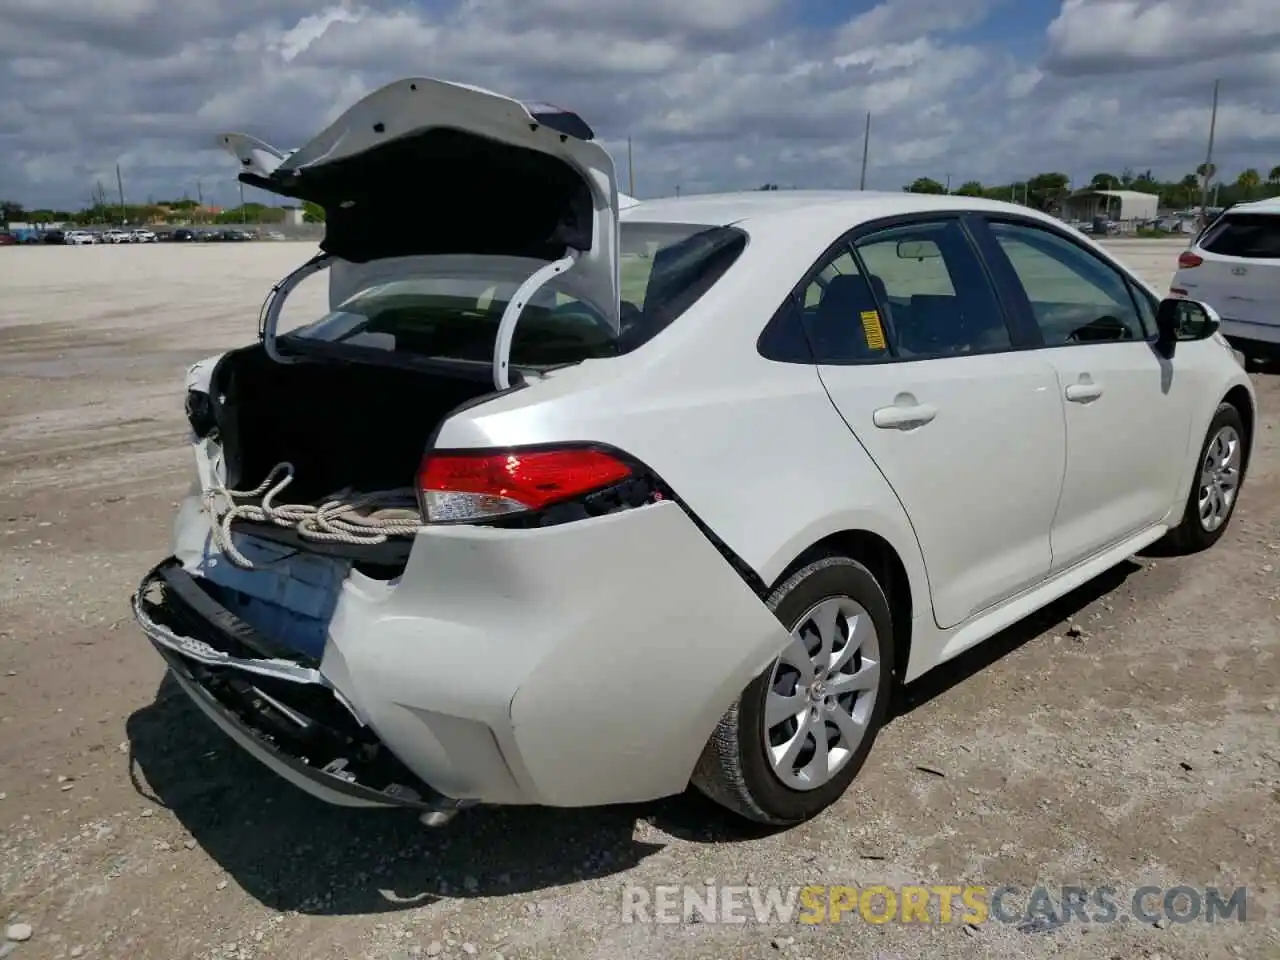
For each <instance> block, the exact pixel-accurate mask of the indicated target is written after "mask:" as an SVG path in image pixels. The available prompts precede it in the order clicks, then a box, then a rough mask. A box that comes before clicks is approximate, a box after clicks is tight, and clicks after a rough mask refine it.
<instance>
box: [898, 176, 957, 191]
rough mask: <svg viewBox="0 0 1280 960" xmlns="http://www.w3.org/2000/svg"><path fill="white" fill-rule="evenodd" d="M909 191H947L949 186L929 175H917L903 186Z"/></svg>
mask: <svg viewBox="0 0 1280 960" xmlns="http://www.w3.org/2000/svg"><path fill="white" fill-rule="evenodd" d="M902 189H903V190H905V191H906V192H907V193H946V192H947V188H946V187H944V186H943V185H942V184H940V183H939V182H938V181H937V180H933V179H930V178H929V177H917V178H916V179H915V180H912V181H911V182H910V183H909V184H907V185H906V186H905V187H903V188H902Z"/></svg>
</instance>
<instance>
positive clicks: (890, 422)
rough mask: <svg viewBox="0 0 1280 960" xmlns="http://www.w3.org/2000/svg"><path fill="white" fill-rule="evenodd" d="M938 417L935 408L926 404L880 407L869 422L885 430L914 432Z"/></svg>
mask: <svg viewBox="0 0 1280 960" xmlns="http://www.w3.org/2000/svg"><path fill="white" fill-rule="evenodd" d="M937 415H938V410H937V408H936V407H931V406H929V404H927V403H918V404H914V405H912V406H902V407H900V406H897V405H896V404H895V405H894V406H892V407H881V408H880V409H879V410H876V411H875V412H874V413H872V414H871V422H872V423H874V424H875V425H876V426H877V427H881V428H882V429H885V430H914V429H915V428H916V427H923V426H924V425H925V424H926V423H929V422H931V421H932V420H933V418H934V417H936V416H937Z"/></svg>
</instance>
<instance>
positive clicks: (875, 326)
mask: <svg viewBox="0 0 1280 960" xmlns="http://www.w3.org/2000/svg"><path fill="white" fill-rule="evenodd" d="M862 332H863V334H864V335H865V336H866V338H867V346H868V347H870V348H871V349H872V350H883V349H885V347H886V346H887V344H886V343H885V339H884V327H883V326H881V325H880V314H879V312H878V311H875V310H863V311H862Z"/></svg>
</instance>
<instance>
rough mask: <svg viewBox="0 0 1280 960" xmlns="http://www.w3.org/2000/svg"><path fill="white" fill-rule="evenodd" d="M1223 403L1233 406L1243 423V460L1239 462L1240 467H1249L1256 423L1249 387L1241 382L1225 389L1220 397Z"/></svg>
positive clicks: (1246, 468) (1255, 413)
mask: <svg viewBox="0 0 1280 960" xmlns="http://www.w3.org/2000/svg"><path fill="white" fill-rule="evenodd" d="M1222 402H1223V403H1229V404H1231V406H1233V407H1235V408H1236V410H1237V411H1239V413H1240V420H1241V421H1242V422H1243V424H1244V432H1245V437H1244V441H1245V442H1244V462H1243V463H1242V464H1241V467H1242V469H1244V470H1248V469H1249V458H1250V455H1251V454H1252V453H1253V440H1254V436H1255V433H1254V430H1255V426H1256V423H1257V410H1255V409H1254V405H1253V396H1252V395H1251V394H1250V393H1249V389H1248V388H1247V387H1246V386H1245V385H1244V384H1242V383H1238V384H1236V385H1235V386H1234V387H1232V388H1231V389H1230V390H1228V391H1227V393H1226V396H1224V397H1223V398H1222Z"/></svg>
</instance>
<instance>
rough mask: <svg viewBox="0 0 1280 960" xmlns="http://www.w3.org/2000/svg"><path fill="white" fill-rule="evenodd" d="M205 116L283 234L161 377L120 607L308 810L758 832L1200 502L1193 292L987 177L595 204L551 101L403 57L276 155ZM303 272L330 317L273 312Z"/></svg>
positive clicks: (568, 118)
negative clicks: (168, 501) (304, 232)
mask: <svg viewBox="0 0 1280 960" xmlns="http://www.w3.org/2000/svg"><path fill="white" fill-rule="evenodd" d="M223 143H224V145H226V146H227V147H228V148H229V149H230V150H231V151H232V152H233V153H234V154H235V155H236V157H237V159H238V160H239V162H240V166H241V171H242V172H241V178H242V179H243V180H244V182H246V183H249V184H251V185H254V186H259V187H262V188H263V189H266V190H269V191H270V192H273V193H278V194H281V195H283V196H288V197H291V198H294V199H296V200H303V201H309V202H314V203H317V204H319V205H320V206H322V207H323V208H324V210H325V214H326V217H325V222H326V225H325V237H324V241H323V243H322V252H321V253H319V254H318V255H317V256H316V257H314V258H313V259H312V260H310V261H308V262H307V263H306V264H304V265H303V266H302V267H301V268H300V269H299V270H297V271H295V273H293V274H292V275H290V276H289V277H288V278H286V279H285V280H283V281H282V282H281V283H280V284H279V285H278V286H277V287H276V288H275V289H274V290H273V292H272V295H271V297H270V299H269V303H268V305H267V308H266V311H265V315H264V317H263V324H262V327H261V335H260V342H256V343H252V344H250V345H247V346H245V347H243V348H241V349H238V350H233V351H231V352H229V353H226V354H224V355H222V356H220V357H214V358H211V359H210V360H208V361H205V362H202V363H199V364H197V365H196V366H195V367H193V368H192V369H191V370H190V372H189V375H188V379H187V387H188V393H187V414H188V420H189V422H190V428H191V442H192V447H193V452H194V458H193V459H194V463H195V467H196V478H195V481H194V483H193V485H192V488H191V491H190V494H189V496H188V497H187V498H186V499H185V500H184V501H183V503H182V505H181V506H180V508H179V510H178V514H177V518H176V520H175V523H174V528H173V531H174V538H173V543H172V546H171V548H170V553H169V556H168V557H167V558H165V559H163V560H162V561H161V562H160V563H159V565H158V566H157V567H156V568H155V569H154V570H153V571H152V572H151V573H149V574H148V575H147V576H146V577H145V578H144V580H143V582H142V584H141V586H140V588H139V590H138V592H137V594H136V595H135V597H134V611H135V614H136V616H137V619H138V622H139V623H140V624H141V626H142V628H143V630H144V631H145V632H146V634H147V635H148V636H149V637H150V638H151V640H152V642H153V643H154V644H155V646H156V648H157V650H158V651H159V652H160V654H161V655H162V656H163V657H164V658H165V660H166V662H167V663H168V664H169V666H170V667H171V668H172V672H173V675H174V677H175V679H176V681H177V682H178V683H179V684H180V685H181V686H182V688H183V689H184V690H185V691H186V692H187V693H188V694H189V695H190V696H191V698H192V699H193V700H194V701H195V702H196V703H197V704H198V705H199V706H200V708H201V709H202V710H204V711H205V712H206V713H207V714H208V716H209V717H211V718H212V719H213V720H214V722H216V723H217V724H219V725H220V726H221V727H222V728H223V729H224V730H225V731H226V732H227V733H228V734H229V735H230V736H231V737H233V738H234V739H235V740H236V741H237V742H238V743H240V744H241V745H242V746H243V747H244V748H245V749H246V750H247V751H249V752H250V753H252V754H253V755H254V756H256V757H257V758H258V759H260V760H261V761H262V762H263V763H265V764H267V765H268V766H270V767H271V768H272V769H273V770H275V771H277V772H278V773H279V774H280V775H281V776H282V777H285V778H287V779H288V780H290V781H291V782H293V783H295V784H297V785H298V786H300V787H302V788H303V789H305V790H308V791H310V792H311V793H313V794H315V795H317V796H319V797H322V798H323V799H325V800H328V801H330V802H332V803H338V804H346V805H352V806H367V807H391V806H398V807H407V808H411V809H414V810H417V811H418V812H419V813H420V815H421V816H422V817H423V819H424V822H427V823H438V822H442V821H444V820H447V819H448V818H449V817H450V816H451V815H452V814H453V813H454V812H455V811H456V810H458V809H459V808H461V807H464V806H467V805H469V804H474V803H493V804H545V805H553V806H563V807H581V806H587V805H596V804H611V803H619V802H628V801H642V800H647V799H651V798H656V797H661V796H664V795H669V794H674V793H678V792H680V791H683V790H684V789H685V788H686V786H687V785H688V784H689V783H690V782H692V783H694V784H696V785H697V786H698V787H699V788H700V789H701V790H703V791H704V792H705V793H707V794H708V795H709V796H711V797H713V798H714V799H715V800H717V801H718V802H720V803H721V804H723V805H724V806H725V807H727V808H729V809H731V810H733V811H736V812H737V813H739V814H741V815H743V816H745V817H748V818H751V819H754V820H757V821H761V822H765V823H772V824H787V823H796V822H799V821H802V820H804V819H806V818H808V817H812V816H814V815H816V814H817V813H818V812H819V811H821V810H822V809H823V808H825V807H826V806H827V805H829V804H831V803H832V802H834V801H835V800H836V799H837V798H838V797H839V796H840V795H841V794H842V793H843V791H844V790H845V789H846V787H848V785H849V784H850V782H851V781H852V780H853V778H854V776H855V775H856V774H857V772H858V769H859V768H860V767H861V766H862V764H863V761H864V760H865V759H866V757H867V754H868V752H869V751H870V749H871V746H872V743H873V741H874V739H875V736H876V731H877V729H878V728H879V727H880V725H881V724H882V723H883V722H884V720H885V718H886V716H887V710H888V707H889V702H890V696H891V692H892V690H893V688H894V686H895V685H896V684H900V683H904V682H909V681H911V680H913V679H915V678H916V677H919V676H920V675H922V674H923V673H925V672H926V671H928V670H931V669H934V668H935V667H937V666H939V665H940V664H943V663H945V662H946V661H948V660H950V659H952V658H953V657H955V656H957V655H958V654H959V653H961V652H962V651H964V650H966V649H968V648H970V647H972V646H974V645H975V644H977V643H979V642H981V641H982V640H984V639H986V638H987V637H990V636H991V635H992V634H994V633H996V632H997V631H999V630H1002V629H1004V628H1005V627H1007V626H1009V625H1010V624H1012V623H1014V622H1015V621H1017V620H1019V619H1021V618H1023V617H1025V616H1027V615H1028V614H1030V613H1031V612H1033V611H1035V610H1036V609H1038V608H1040V607H1042V606H1044V605H1045V604H1047V603H1049V602H1051V601H1053V600H1054V599H1056V598H1058V597H1061V596H1062V595H1063V594H1065V593H1067V592H1068V591H1070V590H1072V589H1073V588H1075V587H1077V586H1079V585H1081V584H1083V583H1085V582H1086V581H1088V580H1090V579H1091V578H1093V577H1095V576H1097V575H1098V574H1099V573H1101V572H1103V571H1104V570H1106V569H1107V568H1108V567H1111V566H1112V565H1114V564H1117V563H1120V562H1122V561H1123V560H1124V559H1125V558H1127V557H1129V556H1130V555H1132V554H1133V553H1135V552H1137V551H1139V550H1142V549H1143V548H1144V547H1146V546H1148V545H1150V544H1152V543H1154V542H1156V541H1157V540H1162V539H1164V540H1167V541H1168V542H1169V543H1170V545H1171V546H1172V547H1175V548H1178V549H1182V550H1188V551H1190V550H1199V549H1203V548H1206V547H1208V546H1209V545H1211V544H1213V543H1214V542H1215V541H1216V540H1217V539H1218V538H1219V537H1221V536H1222V535H1223V532H1224V531H1225V530H1226V529H1227V524H1228V522H1229V520H1230V518H1231V516H1232V512H1233V510H1234V508H1235V506H1236V503H1237V497H1238V494H1239V492H1240V489H1241V484H1242V482H1243V479H1244V476H1245V471H1246V469H1247V466H1248V463H1249V452H1250V448H1251V442H1252V438H1253V434H1254V424H1255V420H1256V416H1255V401H1254V392H1253V388H1252V386H1251V384H1250V381H1249V377H1248V376H1246V375H1245V373H1244V371H1243V369H1242V368H1241V367H1240V365H1239V364H1238V363H1237V362H1236V359H1235V357H1234V356H1233V354H1232V352H1231V350H1230V348H1229V347H1228V346H1227V344H1226V342H1225V341H1224V340H1223V339H1222V338H1221V336H1220V335H1219V334H1218V333H1217V332H1216V326H1217V321H1216V316H1215V314H1214V312H1213V310H1212V309H1211V308H1208V307H1204V306H1202V305H1200V304H1197V303H1194V302H1190V301H1183V300H1173V299H1169V300H1163V301H1162V300H1161V299H1160V297H1159V295H1158V294H1156V293H1155V292H1154V291H1153V290H1151V289H1150V288H1149V287H1147V286H1146V285H1145V284H1144V283H1143V282H1142V281H1141V280H1140V279H1138V278H1137V277H1135V276H1134V275H1133V274H1132V273H1131V272H1130V271H1129V270H1127V269H1126V268H1125V267H1124V266H1123V265H1122V264H1120V263H1118V262H1117V261H1116V260H1114V259H1113V258H1112V256H1111V255H1110V254H1109V253H1107V252H1106V251H1105V250H1104V249H1102V248H1101V247H1099V246H1097V245H1096V244H1094V243H1093V242H1092V241H1090V240H1088V239H1087V238H1085V237H1083V236H1081V235H1080V234H1079V233H1077V232H1075V231H1072V230H1069V229H1068V228H1065V227H1063V226H1062V225H1060V224H1058V223H1057V222H1056V221H1055V220H1053V219H1052V218H1050V217H1048V216H1046V215H1043V214H1039V213H1036V212H1033V211H1030V210H1028V209H1026V208H1025V207H1019V206H1014V205H1011V204H1007V203H999V202H994V201H989V200H981V199H973V198H967V197H956V196H928V195H923V194H910V193H885V194H877V193H868V192H846V193H818V192H803V191H778V192H752V193H743V194H728V195H723V196H709V197H685V198H682V199H678V200H642V201H640V202H638V203H637V202H631V203H630V204H629V205H628V206H627V207H626V209H625V210H622V211H621V212H619V210H618V207H619V205H620V199H619V194H618V190H617V184H616V177H615V173H614V167H613V162H612V160H611V159H610V157H609V154H608V153H607V152H606V151H605V149H604V148H603V146H601V144H600V143H599V142H598V141H596V140H595V138H594V136H593V134H592V132H591V129H590V127H588V126H587V125H586V124H585V123H584V122H583V121H582V120H581V119H580V118H578V117H577V116H575V115H573V114H569V113H565V112H564V111H559V110H556V109H555V108H552V107H547V106H544V105H539V104H532V105H529V104H522V103H519V102H516V101H514V100H510V99H508V98H506V97H502V96H499V95H497V94H492V93H488V92H486V91H483V90H478V89H476V88H474V87H463V86H457V85H453V84H448V83H443V82H441V81H436V80H427V79H409V80H404V81H400V82H398V83H395V84H392V85H390V86H389V87H387V88H385V89H383V90H379V91H377V92H375V93H373V94H371V95H370V96H369V97H368V98H366V99H365V100H363V101H361V102H360V103H358V104H356V105H355V106H354V107H352V108H351V109H350V110H349V111H348V112H347V113H345V114H344V115H342V116H341V117H340V118H339V119H338V120H337V121H336V122H335V123H334V125H333V126H331V127H330V128H329V129H327V130H325V131H323V132H322V133H321V134H320V135H319V136H317V137H316V138H315V139H314V140H313V141H312V142H310V143H309V144H307V145H306V146H304V147H303V148H302V149H300V150H298V151H297V152H295V153H291V154H287V153H285V152H284V151H280V150H276V149H274V148H271V147H269V146H267V145H265V144H262V143H261V142H259V141H256V140H253V139H252V138H249V137H245V136H240V135H233V134H229V135H226V136H225V137H224V138H223ZM410 186H411V187H412V189H409V187H410ZM408 223H414V224H428V225H429V226H427V227H426V228H425V229H424V228H421V227H415V228H414V229H405V228H404V227H403V225H404V224H408ZM322 270H327V271H328V282H329V296H330V310H329V312H328V313H327V314H326V315H325V316H323V317H320V318H317V319H316V320H315V321H314V322H312V323H308V324H307V325H305V326H303V327H301V328H298V329H296V330H292V331H288V332H282V331H280V330H279V329H278V325H279V318H280V311H281V306H282V304H283V303H284V301H285V299H286V298H287V297H288V296H289V293H290V291H291V290H292V289H293V288H294V287H295V286H296V284H297V283H298V282H299V281H300V280H301V279H303V278H305V277H307V276H310V275H312V274H315V273H317V272H319V271H322Z"/></svg>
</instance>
